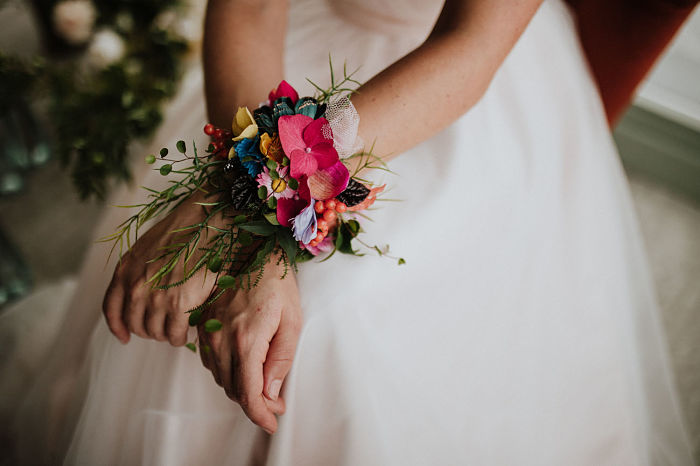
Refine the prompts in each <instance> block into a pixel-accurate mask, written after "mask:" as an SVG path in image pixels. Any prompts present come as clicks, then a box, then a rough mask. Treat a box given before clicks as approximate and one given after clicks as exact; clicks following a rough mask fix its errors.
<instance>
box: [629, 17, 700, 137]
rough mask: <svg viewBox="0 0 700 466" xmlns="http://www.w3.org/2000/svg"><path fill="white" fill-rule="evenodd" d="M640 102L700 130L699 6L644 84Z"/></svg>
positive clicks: (639, 97)
mask: <svg viewBox="0 0 700 466" xmlns="http://www.w3.org/2000/svg"><path fill="white" fill-rule="evenodd" d="M637 104H638V105H640V106H642V107H644V108H646V109H648V110H653V111H655V112H657V113H660V114H662V115H663V116H666V117H668V118H671V119H673V120H676V121H677V122H679V123H682V124H685V125H687V126H691V127H693V128H695V129H697V130H700V8H697V9H696V10H695V12H694V13H693V15H692V16H691V17H690V18H689V20H688V21H687V22H686V24H685V25H684V26H683V29H682V30H681V31H680V33H679V34H678V36H677V37H676V39H675V40H674V42H673V44H672V45H671V47H670V48H669V49H668V50H667V51H666V53H665V54H664V57H663V58H662V59H661V61H660V62H659V63H658V64H657V66H656V68H655V69H654V71H653V72H652V74H651V76H650V77H649V78H648V79H647V81H646V83H644V84H643V86H642V87H641V90H640V92H639V96H638V98H637Z"/></svg>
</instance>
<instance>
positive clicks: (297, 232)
mask: <svg viewBox="0 0 700 466" xmlns="http://www.w3.org/2000/svg"><path fill="white" fill-rule="evenodd" d="M314 204H316V201H315V200H314V199H311V203H309V205H308V206H306V207H305V208H304V209H302V211H301V212H299V215H297V216H296V217H294V220H292V233H293V234H294V239H296V240H297V241H301V242H302V243H304V244H309V243H310V242H311V240H312V239H314V238H315V237H316V211H315V210H314Z"/></svg>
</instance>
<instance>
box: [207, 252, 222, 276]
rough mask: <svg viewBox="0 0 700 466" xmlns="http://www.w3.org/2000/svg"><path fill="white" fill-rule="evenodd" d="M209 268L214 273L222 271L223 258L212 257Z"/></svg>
mask: <svg viewBox="0 0 700 466" xmlns="http://www.w3.org/2000/svg"><path fill="white" fill-rule="evenodd" d="M207 268H208V269H209V270H210V271H212V272H214V273H217V272H218V271H219V270H221V256H214V257H212V258H211V259H210V260H209V263H208V264H207Z"/></svg>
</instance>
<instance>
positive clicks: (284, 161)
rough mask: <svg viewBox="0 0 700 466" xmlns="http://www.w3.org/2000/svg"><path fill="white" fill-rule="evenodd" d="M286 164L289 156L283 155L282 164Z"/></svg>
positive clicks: (284, 165)
mask: <svg viewBox="0 0 700 466" xmlns="http://www.w3.org/2000/svg"><path fill="white" fill-rule="evenodd" d="M287 165H289V158H288V157H287V156H286V155H285V156H284V157H282V166H283V167H286V166H287Z"/></svg>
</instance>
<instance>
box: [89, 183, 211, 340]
mask: <svg viewBox="0 0 700 466" xmlns="http://www.w3.org/2000/svg"><path fill="white" fill-rule="evenodd" d="M200 197H203V196H202V195H200V194H195V195H193V196H192V197H191V198H190V199H189V200H188V201H186V202H184V203H183V204H182V205H180V206H179V207H178V208H177V209H175V210H174V211H173V212H172V213H170V214H168V215H167V216H166V217H165V218H163V220H161V221H160V222H158V223H157V224H156V225H154V226H153V227H152V228H151V229H150V230H148V231H147V232H146V233H145V234H144V235H143V236H140V237H139V239H138V240H137V241H136V242H135V244H134V245H133V247H132V248H131V249H130V250H129V252H128V253H127V254H125V255H124V256H123V257H122V259H121V261H120V263H119V264H118V265H117V267H116V269H115V271H114V275H113V277H112V282H111V283H110V285H109V288H108V289H107V292H106V294H105V298H104V302H103V306H102V307H103V312H104V315H105V318H106V320H107V325H108V326H109V329H110V330H111V331H112V333H113V334H114V336H116V337H117V338H118V339H119V340H120V341H121V342H122V343H127V342H128V341H129V338H130V332H131V333H134V334H136V335H138V336H140V337H142V338H151V339H155V340H159V341H166V340H167V341H169V342H170V343H171V344H172V345H174V346H181V345H184V344H185V343H186V342H187V330H188V327H189V324H188V319H189V315H188V314H187V311H188V310H190V309H192V308H194V307H196V306H198V305H199V304H201V303H203V302H204V301H205V300H206V299H207V297H208V296H209V294H210V292H211V290H212V288H213V286H214V284H215V283H214V280H215V274H211V273H210V274H207V278H206V280H205V279H204V272H203V271H201V272H200V273H198V274H196V275H194V276H193V277H192V278H190V279H189V280H188V281H187V282H185V283H184V284H182V285H180V286H176V287H174V288H171V289H169V290H155V289H152V288H151V286H150V285H149V284H148V283H146V282H147V281H148V279H149V278H151V277H152V276H153V274H154V273H155V272H156V271H158V270H159V269H160V267H161V266H162V265H163V262H162V261H158V262H155V263H149V262H148V261H149V260H151V259H153V258H154V257H157V256H158V255H159V251H161V250H162V249H161V248H163V247H164V246H167V245H168V244H171V243H172V242H173V239H174V238H173V234H172V233H171V232H172V231H173V230H175V229H177V228H180V227H183V226H187V225H192V224H194V223H197V222H199V221H201V220H202V218H203V212H202V207H201V206H199V205H196V204H194V202H196V201H198V200H199V201H201V200H204V199H203V198H200ZM190 201H191V202H190ZM182 276H183V270H182V261H180V263H179V264H178V266H177V267H176V268H175V269H174V270H173V271H172V272H171V273H170V275H169V276H168V277H165V281H164V282H163V283H170V282H174V281H177V280H179V279H181V278H182Z"/></svg>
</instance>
